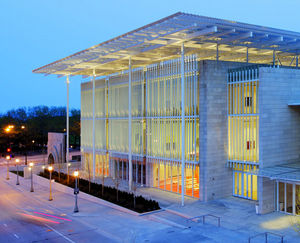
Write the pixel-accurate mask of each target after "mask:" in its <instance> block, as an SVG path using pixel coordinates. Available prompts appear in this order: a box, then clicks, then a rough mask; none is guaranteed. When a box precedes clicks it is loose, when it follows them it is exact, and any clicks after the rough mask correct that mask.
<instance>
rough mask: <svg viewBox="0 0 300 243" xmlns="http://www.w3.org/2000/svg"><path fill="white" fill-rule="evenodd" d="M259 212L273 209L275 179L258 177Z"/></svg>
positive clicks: (268, 211) (267, 211)
mask: <svg viewBox="0 0 300 243" xmlns="http://www.w3.org/2000/svg"><path fill="white" fill-rule="evenodd" d="M257 186H258V189H259V190H258V198H259V207H258V212H259V214H266V213H271V212H274V211H275V181H274V180H270V179H268V178H263V177H258V183H257Z"/></svg>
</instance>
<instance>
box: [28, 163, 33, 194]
mask: <svg viewBox="0 0 300 243" xmlns="http://www.w3.org/2000/svg"><path fill="white" fill-rule="evenodd" d="M32 169H33V163H32V162H30V163H29V170H30V172H31V188H30V192H34V190H33V180H32Z"/></svg>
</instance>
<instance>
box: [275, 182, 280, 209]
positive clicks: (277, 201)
mask: <svg viewBox="0 0 300 243" xmlns="http://www.w3.org/2000/svg"><path fill="white" fill-rule="evenodd" d="M279 206H280V205H279V182H278V181H276V209H277V211H280V207H279Z"/></svg>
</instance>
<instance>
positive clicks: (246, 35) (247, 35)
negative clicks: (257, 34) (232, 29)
mask: <svg viewBox="0 0 300 243" xmlns="http://www.w3.org/2000/svg"><path fill="white" fill-rule="evenodd" d="M252 37H253V32H252V31H250V32H246V33H243V34H238V35H235V36H232V37H228V38H224V39H222V40H221V41H218V44H226V43H230V42H234V41H238V40H242V39H248V38H252Z"/></svg>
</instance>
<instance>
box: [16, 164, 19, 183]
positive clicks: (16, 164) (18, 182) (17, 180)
mask: <svg viewBox="0 0 300 243" xmlns="http://www.w3.org/2000/svg"><path fill="white" fill-rule="evenodd" d="M19 162H20V160H19V159H16V165H17V183H16V185H20V182H19V166H18V164H19Z"/></svg>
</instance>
